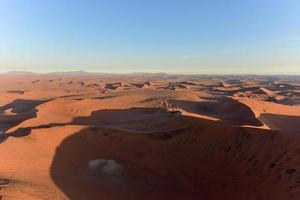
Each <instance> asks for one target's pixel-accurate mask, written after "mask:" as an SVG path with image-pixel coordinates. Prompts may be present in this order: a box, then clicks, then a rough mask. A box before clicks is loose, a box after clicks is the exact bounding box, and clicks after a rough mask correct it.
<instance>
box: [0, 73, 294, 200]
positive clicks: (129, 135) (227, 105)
mask: <svg viewBox="0 0 300 200" xmlns="http://www.w3.org/2000/svg"><path fill="white" fill-rule="evenodd" d="M0 142H1V144H0V154H1V156H0V188H1V192H2V195H3V199H5V200H6V199H8V200H11V199H13V200H20V199H25V200H35V199H47V200H51V199H75V200H90V199H92V200H94V199H95V200H98V199H103V200H121V199H122V200H133V199H138V200H141V199H146V200H152V199H157V200H167V199H173V200H196V199H197V200H202V199H203V200H271V199H272V200H287V199H295V200H296V199H300V77H285V76H277V77H272V76H250V75H249V76H184V75H177V76H175V75H166V74H132V75H109V74H94V75H93V74H83V75H78V74H63V73H62V74H43V75H41V74H22V73H21V74H14V73H7V74H1V75H0Z"/></svg>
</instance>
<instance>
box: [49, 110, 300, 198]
mask: <svg viewBox="0 0 300 200" xmlns="http://www.w3.org/2000/svg"><path fill="white" fill-rule="evenodd" d="M106 112H109V110H107V111H106ZM112 112H114V111H112ZM124 112H126V110H125V111H124ZM180 120H181V122H182V123H184V124H185V125H186V126H187V127H189V128H188V129H180V130H178V131H176V132H174V134H170V132H155V133H151V134H140V133H132V132H123V131H120V130H115V129H110V128H99V127H98V128H95V127H90V128H86V129H83V130H81V131H80V132H78V133H75V134H74V135H71V136H70V137H68V138H66V139H65V140H64V141H62V143H61V144H60V145H59V147H58V148H57V149H56V153H55V156H54V159H53V162H52V166H51V176H52V178H53V180H54V182H55V183H56V185H57V186H58V187H59V188H60V189H61V190H62V191H63V192H64V193H65V194H66V195H67V196H68V197H69V198H70V199H75V200H76V199H99V198H100V197H101V198H104V199H112V200H114V199H115V200H118V199H153V198H155V199H170V198H171V199H208V200H209V199H230V200H231V199H232V200H235V199H236V200H239V199H245V200H247V199H249V200H252V199H274V200H276V199H278V200H283V199H287V198H288V199H298V198H299V197H300V193H299V188H300V183H299V177H300V174H299V172H300V168H299V165H298V164H297V163H298V158H299V156H298V155H299V148H300V146H299V141H298V139H295V138H294V136H293V135H290V134H283V133H279V132H274V131H268V130H260V129H252V128H242V127H240V128H235V127H230V126H226V125H222V124H219V123H216V122H211V121H208V120H199V119H195V118H192V117H182V118H181V119H180ZM164 135H168V137H163V136H164ZM91 177H92V178H91Z"/></svg>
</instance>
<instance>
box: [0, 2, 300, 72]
mask: <svg viewBox="0 0 300 200" xmlns="http://www.w3.org/2000/svg"><path fill="white" fill-rule="evenodd" d="M299 8H300V2H299V1H296V0H287V1H272V0H263V1H259V0H254V1H242V2H241V1H236V0H232V1H201V2H199V1H196V0H188V1H184V2H183V1H170V0H166V1H158V0H154V1H151V2H144V1H143V2H141V1H137V0H129V1H126V2H125V1H119V0H113V1H108V0H101V1H94V0H88V1H76V3H74V2H72V1H68V0H62V1H58V0H54V1H43V2H40V1H37V0H25V1H22V0H2V1H0V29H1V32H0V72H7V71H32V72H39V73H47V72H55V71H79V70H83V71H89V72H106V73H134V72H146V73H157V72H166V73H171V74H258V75H281V74H283V75H295V74H298V75H300V56H299V55H300V28H299V27H300V12H299Z"/></svg>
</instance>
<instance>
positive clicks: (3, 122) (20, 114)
mask: <svg viewBox="0 0 300 200" xmlns="http://www.w3.org/2000/svg"><path fill="white" fill-rule="evenodd" d="M47 101H49V100H27V99H16V100H14V101H13V102H11V103H9V104H6V105H4V106H2V107H0V132H2V133H5V132H6V131H7V130H9V129H10V128H12V127H14V126H17V125H18V124H21V123H22V122H23V121H26V120H28V119H32V118H35V117H36V113H37V111H38V110H37V109H36V107H37V106H39V105H41V104H43V103H46V102H47ZM8 110H9V111H10V113H9V114H7V113H6V112H7V111H8Z"/></svg>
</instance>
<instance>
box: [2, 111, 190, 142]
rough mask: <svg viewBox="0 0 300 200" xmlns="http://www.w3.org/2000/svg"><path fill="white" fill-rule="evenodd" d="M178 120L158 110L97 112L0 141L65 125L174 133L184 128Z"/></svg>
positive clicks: (19, 132) (17, 132)
mask: <svg viewBox="0 0 300 200" xmlns="http://www.w3.org/2000/svg"><path fill="white" fill-rule="evenodd" d="M34 111H35V113H34V115H32V116H31V118H33V117H36V110H34ZM179 118H180V115H178V114H177V113H170V112H167V111H166V110H164V109H160V108H131V109H128V110H122V109H115V110H98V111H94V112H92V114H91V116H88V117H76V118H74V119H73V121H72V122H70V123H50V124H43V125H38V126H33V127H22V128H18V129H16V130H14V131H12V132H9V133H5V134H2V135H1V139H0V140H1V142H4V141H5V140H6V139H8V138H9V137H17V138H19V137H25V136H28V135H30V133H31V132H32V130H35V129H42V128H52V127H59V126H66V125H81V126H93V127H106V128H114V129H119V130H124V131H130V132H138V133H153V132H161V131H162V132H164V131H167V132H176V130H178V129H179V130H180V129H182V128H185V127H182V126H181V125H180V123H177V121H178V119H179ZM26 119H30V118H26ZM24 120H25V119H24ZM22 121H23V120H22ZM22 121H20V122H19V121H18V123H21V122H22ZM11 125H14V124H11Z"/></svg>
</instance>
